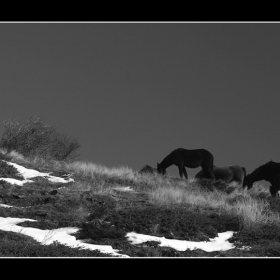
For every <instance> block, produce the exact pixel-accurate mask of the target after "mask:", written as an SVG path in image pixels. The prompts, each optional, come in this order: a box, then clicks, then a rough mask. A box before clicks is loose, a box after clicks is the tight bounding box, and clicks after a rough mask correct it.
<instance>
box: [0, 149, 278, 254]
mask: <svg viewBox="0 0 280 280" xmlns="http://www.w3.org/2000/svg"><path fill="white" fill-rule="evenodd" d="M0 167H1V168H0V236H1V238H0V257H109V258H112V257H115V258H119V257H137V258H141V257H221V258H223V257H279V256H280V231H279V229H280V217H279V211H280V207H279V205H280V200H279V199H275V198H271V197H270V194H269V192H268V190H267V189H266V188H265V187H263V186H262V185H260V184H255V186H254V187H253V188H252V189H251V190H250V191H247V190H243V189H242V187H240V186H238V185H237V184H233V183H232V184H226V183H224V182H221V181H217V182H211V181H208V180H201V181H196V180H193V179H189V180H188V181H186V180H180V179H179V178H173V177H169V176H166V177H162V176H159V175H151V174H139V173H138V172H135V171H133V170H132V169H130V168H128V167H118V168H111V169H109V168H107V167H104V166H100V165H96V164H94V163H89V162H81V161H74V162H69V163H67V162H60V161H50V160H48V161H47V160H43V159H42V158H39V157H33V158H31V157H30V158H27V157H23V156H21V155H19V154H18V153H15V152H11V153H4V152H1V153H0Z"/></svg>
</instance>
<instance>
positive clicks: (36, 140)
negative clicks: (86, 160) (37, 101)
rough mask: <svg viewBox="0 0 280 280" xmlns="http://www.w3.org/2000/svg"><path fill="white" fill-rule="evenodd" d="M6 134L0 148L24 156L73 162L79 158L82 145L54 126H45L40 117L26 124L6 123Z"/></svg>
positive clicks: (33, 117)
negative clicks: (78, 153)
mask: <svg viewBox="0 0 280 280" xmlns="http://www.w3.org/2000/svg"><path fill="white" fill-rule="evenodd" d="M4 127H5V130H4V133H3V135H2V139H1V141H0V148H3V149H6V150H7V151H8V152H11V151H12V150H15V151H17V152H19V153H21V154H22V155H24V156H41V157H43V158H46V159H55V160H71V159H75V158H76V157H77V151H78V149H79V148H80V144H79V142H78V141H77V139H74V138H72V137H70V136H68V135H66V134H64V133H59V132H57V130H56V129H55V128H54V127H53V126H49V125H45V124H43V122H42V120H41V119H40V118H39V117H36V116H32V117H30V118H29V119H28V120H27V122H26V123H21V122H19V121H18V120H15V119H9V120H5V121H4Z"/></svg>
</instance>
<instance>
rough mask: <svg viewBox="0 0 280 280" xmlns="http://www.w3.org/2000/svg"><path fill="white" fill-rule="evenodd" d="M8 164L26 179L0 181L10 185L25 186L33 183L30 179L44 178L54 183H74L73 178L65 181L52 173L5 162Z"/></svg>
mask: <svg viewBox="0 0 280 280" xmlns="http://www.w3.org/2000/svg"><path fill="white" fill-rule="evenodd" d="M5 162H6V163H7V164H9V165H12V166H14V167H15V168H16V169H17V171H18V172H19V173H20V174H21V175H22V177H23V178H24V180H22V181H21V180H17V179H13V178H0V180H4V181H6V182H8V183H10V184H13V185H14V184H15V185H19V186H23V184H25V183H28V182H33V181H32V180H29V179H30V178H34V177H44V178H46V179H48V180H49V181H51V182H53V183H69V182H74V179H72V178H68V179H64V178H60V177H56V176H52V175H50V173H43V172H39V171H37V170H34V169H29V168H25V167H24V166H21V165H18V164H16V163H13V162H8V161H5Z"/></svg>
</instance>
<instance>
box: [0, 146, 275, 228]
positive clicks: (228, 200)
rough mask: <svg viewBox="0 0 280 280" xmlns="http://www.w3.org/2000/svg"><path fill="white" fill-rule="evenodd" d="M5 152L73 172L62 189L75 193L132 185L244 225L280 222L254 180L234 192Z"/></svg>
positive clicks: (156, 199) (160, 200) (160, 199)
mask: <svg viewBox="0 0 280 280" xmlns="http://www.w3.org/2000/svg"><path fill="white" fill-rule="evenodd" d="M0 152H1V153H5V154H6V155H8V156H9V157H11V160H12V161H14V162H17V163H29V164H30V165H34V166H36V167H40V168H45V169H46V168H49V169H50V167H51V169H52V170H64V171H65V172H70V173H73V174H74V176H77V177H78V178H81V179H83V178H86V180H84V181H83V180H76V181H75V183H73V184H72V185H71V186H69V187H68V188H67V189H61V192H63V193H65V194H66V193H68V194H69V195H70V194H71V195H74V194H75V193H76V194H77V195H78V194H81V193H84V192H91V193H95V194H112V192H113V187H114V186H116V185H118V184H119V185H123V186H125V185H126V186H128V185H133V187H134V189H135V190H136V191H142V192H145V193H147V194H148V196H149V199H150V201H151V202H152V203H154V204H156V205H172V204H176V205H182V206H184V207H188V208H197V207H200V208H204V209H207V208H209V209H216V210H219V209H220V210H221V211H226V212H227V213H229V214H230V215H232V214H233V215H237V216H238V217H239V219H240V221H241V222H242V224H243V226H244V227H245V228H251V227H253V226H256V225H259V224H271V223H279V222H280V217H279V215H278V214H275V213H273V212H271V211H270V210H269V204H268V202H267V201H266V200H265V199H264V198H267V197H269V196H270V194H269V191H268V190H267V189H266V188H265V187H264V186H263V185H261V184H258V183H255V185H254V187H253V188H252V189H251V190H249V191H247V190H243V189H242V187H241V186H238V185H237V184H234V183H232V184H229V185H228V186H227V188H228V189H230V188H231V189H233V191H232V192H231V193H227V192H225V191H221V190H217V189H214V190H212V191H209V190H206V189H203V188H201V187H200V186H199V183H198V182H197V181H196V180H195V179H189V180H187V181H186V180H180V179H178V178H172V177H168V176H167V177H162V176H159V175H152V174H139V173H138V172H136V171H133V170H132V169H131V168H129V167H126V166H121V167H114V168H108V167H105V166H102V165H98V164H94V163H91V162H82V161H74V162H68V163H67V162H60V161H47V160H44V159H42V158H40V157H29V158H27V157H24V156H22V155H21V154H19V153H17V152H15V151H12V152H10V153H7V152H5V151H3V150H2V151H0Z"/></svg>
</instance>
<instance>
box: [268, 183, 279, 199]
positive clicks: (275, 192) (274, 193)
mask: <svg viewBox="0 0 280 280" xmlns="http://www.w3.org/2000/svg"><path fill="white" fill-rule="evenodd" d="M269 191H270V194H271V196H272V197H279V193H278V188H275V187H273V186H272V185H270V186H269Z"/></svg>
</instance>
